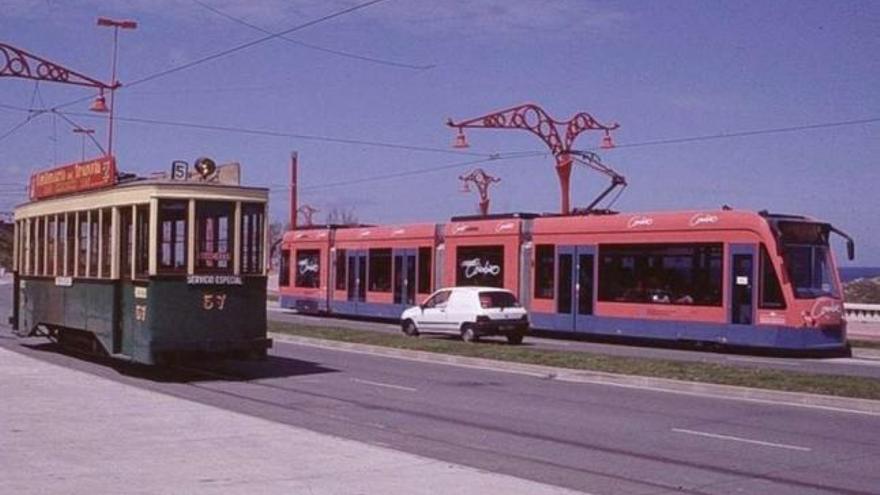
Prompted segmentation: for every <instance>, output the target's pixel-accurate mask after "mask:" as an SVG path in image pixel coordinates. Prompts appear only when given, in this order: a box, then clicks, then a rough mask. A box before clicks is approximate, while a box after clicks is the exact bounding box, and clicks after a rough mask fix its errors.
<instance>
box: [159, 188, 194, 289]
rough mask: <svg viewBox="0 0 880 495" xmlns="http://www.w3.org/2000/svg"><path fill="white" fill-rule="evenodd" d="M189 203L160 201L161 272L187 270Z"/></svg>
mask: <svg viewBox="0 0 880 495" xmlns="http://www.w3.org/2000/svg"><path fill="white" fill-rule="evenodd" d="M188 211H189V202H188V201H177V200H160V201H159V238H158V239H156V242H157V243H158V247H159V263H158V265H159V270H160V271H163V272H166V273H167V272H180V271H185V270H186V254H187V253H186V251H187V242H186V236H187V222H186V217H187V213H188Z"/></svg>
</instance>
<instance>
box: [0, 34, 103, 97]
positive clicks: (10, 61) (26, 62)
mask: <svg viewBox="0 0 880 495" xmlns="http://www.w3.org/2000/svg"><path fill="white" fill-rule="evenodd" d="M0 55H2V58H0V77H20V78H22V79H33V80H36V81H50V82H57V83H62V84H75V85H77V86H88V87H90V88H98V89H100V90H104V89H107V90H110V89H115V88H116V87H118V86H119V83H118V82H116V85H115V86H113V85H111V84H107V83H104V82H101V81H98V80H97V79H92V78H91V77H89V76H86V75H83V74H80V73H79V72H76V71H74V70H71V69H68V68H67V67H64V66H61V65H58V64H56V63H55V62H52V61H50V60H47V59H45V58H43V57H38V56H37V55H34V54H32V53H28V52H26V51H24V50H22V49H21V48H16V47H14V46H12V45H8V44H6V43H0Z"/></svg>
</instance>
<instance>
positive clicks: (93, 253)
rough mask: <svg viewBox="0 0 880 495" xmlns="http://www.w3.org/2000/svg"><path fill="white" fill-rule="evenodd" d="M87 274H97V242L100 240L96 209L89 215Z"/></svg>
mask: <svg viewBox="0 0 880 495" xmlns="http://www.w3.org/2000/svg"><path fill="white" fill-rule="evenodd" d="M89 223H90V224H91V226H90V227H89V276H90V277H97V276H98V243H99V242H100V241H101V232H100V230H99V226H100V223H99V222H98V210H95V211H92V212H91V216H90V217H89Z"/></svg>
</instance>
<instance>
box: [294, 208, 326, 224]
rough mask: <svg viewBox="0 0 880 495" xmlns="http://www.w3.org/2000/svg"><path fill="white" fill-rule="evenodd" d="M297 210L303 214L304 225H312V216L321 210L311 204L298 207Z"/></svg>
mask: <svg viewBox="0 0 880 495" xmlns="http://www.w3.org/2000/svg"><path fill="white" fill-rule="evenodd" d="M296 211H297V212H299V214H300V215H302V216H303V224H304V226H305V227H311V226H312V225H313V224H312V216H313V215H314V214H315V213H318V212H319V211H321V210H319V209H317V208H315V207H313V206H311V205H302V206H300V207H299V208H297V209H296Z"/></svg>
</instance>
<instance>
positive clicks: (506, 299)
mask: <svg viewBox="0 0 880 495" xmlns="http://www.w3.org/2000/svg"><path fill="white" fill-rule="evenodd" d="M480 306H482V307H483V308H518V307H519V302H518V301H517V300H516V296H514V295H513V294H511V293H510V292H503V291H500V290H493V291H486V292H480Z"/></svg>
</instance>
